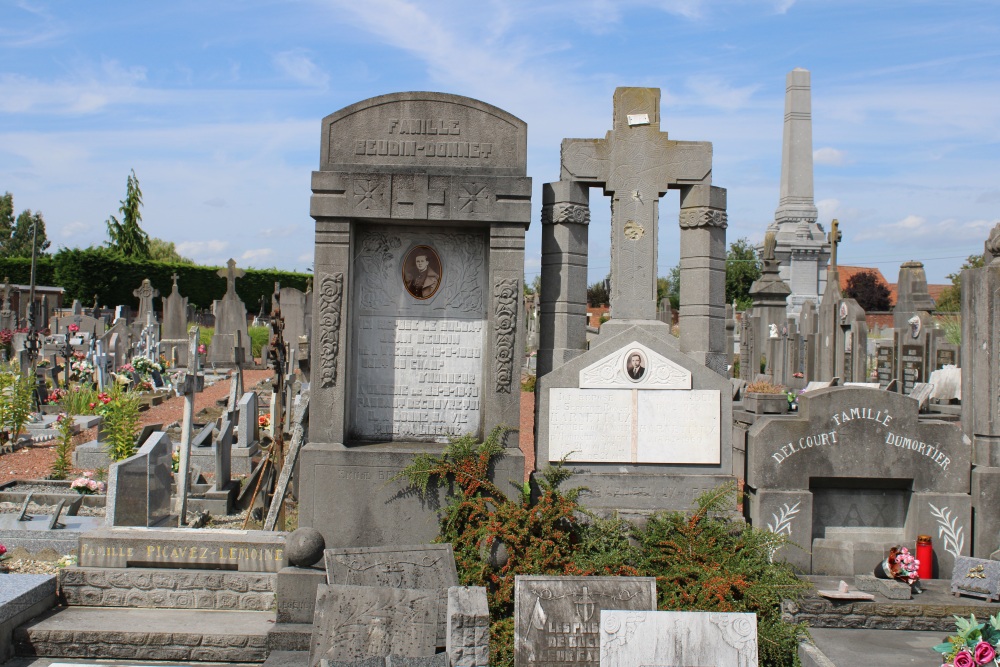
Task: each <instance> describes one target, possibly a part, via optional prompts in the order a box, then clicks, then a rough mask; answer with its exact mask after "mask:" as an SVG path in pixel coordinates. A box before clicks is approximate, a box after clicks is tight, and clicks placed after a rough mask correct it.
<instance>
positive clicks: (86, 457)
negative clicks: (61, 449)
mask: <svg viewBox="0 0 1000 667" xmlns="http://www.w3.org/2000/svg"><path fill="white" fill-rule="evenodd" d="M107 447H108V445H107V443H105V442H98V441H97V440H91V441H90V442H85V443H83V444H80V445H77V446H76V449H74V450H73V467H74V468H79V469H80V470H97V469H98V468H104V469H105V470H107V469H108V468H109V467H110V466H111V457H110V456H108V451H107Z"/></svg>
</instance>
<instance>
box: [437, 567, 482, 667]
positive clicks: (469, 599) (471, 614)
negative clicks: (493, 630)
mask: <svg viewBox="0 0 1000 667" xmlns="http://www.w3.org/2000/svg"><path fill="white" fill-rule="evenodd" d="M446 646H447V648H448V657H449V659H450V660H451V667H487V665H489V664H490V609H489V604H488V601H487V599H486V589H485V588H480V587H465V586H452V587H451V588H449V589H448V631H447V642H446Z"/></svg>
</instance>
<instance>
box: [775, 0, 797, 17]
mask: <svg viewBox="0 0 1000 667" xmlns="http://www.w3.org/2000/svg"><path fill="white" fill-rule="evenodd" d="M794 4H795V0H777V1H776V2H775V3H774V11H775V12H777V13H778V14H787V13H788V10H789V9H791V8H792V6H793V5H794Z"/></svg>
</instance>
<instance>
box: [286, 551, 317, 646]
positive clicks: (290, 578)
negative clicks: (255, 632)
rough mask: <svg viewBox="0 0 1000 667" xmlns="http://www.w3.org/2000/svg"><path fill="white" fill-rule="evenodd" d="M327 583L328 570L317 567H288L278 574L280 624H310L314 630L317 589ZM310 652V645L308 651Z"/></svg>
mask: <svg viewBox="0 0 1000 667" xmlns="http://www.w3.org/2000/svg"><path fill="white" fill-rule="evenodd" d="M325 583H326V570H325V569H323V568H317V567H286V568H283V569H282V570H280V571H279V572H278V582H277V602H278V615H277V622H278V623H308V624H310V625H309V628H310V632H311V630H312V622H313V612H314V611H315V610H316V588H317V587H318V586H319V585H320V584H325ZM305 650H308V643H307V645H306V649H305Z"/></svg>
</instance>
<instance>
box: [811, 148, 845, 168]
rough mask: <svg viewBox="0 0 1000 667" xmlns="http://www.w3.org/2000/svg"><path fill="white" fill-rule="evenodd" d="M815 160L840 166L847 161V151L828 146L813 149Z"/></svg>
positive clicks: (818, 162) (817, 162)
mask: <svg viewBox="0 0 1000 667" xmlns="http://www.w3.org/2000/svg"><path fill="white" fill-rule="evenodd" d="M813 162H815V163H816V164H825V165H831V166H834V167H839V166H841V165H843V164H846V163H847V153H845V152H844V151H842V150H838V149H836V148H830V147H829V146H826V147H824V148H820V149H818V150H815V151H813Z"/></svg>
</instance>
